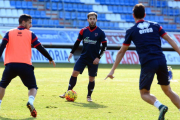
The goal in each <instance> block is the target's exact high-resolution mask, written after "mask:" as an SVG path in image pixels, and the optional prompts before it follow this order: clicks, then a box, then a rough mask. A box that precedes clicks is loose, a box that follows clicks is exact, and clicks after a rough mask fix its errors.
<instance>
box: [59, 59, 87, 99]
mask: <svg viewBox="0 0 180 120" xmlns="http://www.w3.org/2000/svg"><path fill="white" fill-rule="evenodd" d="M85 67H86V61H85V60H83V59H82V58H79V59H78V60H77V62H76V64H75V65H74V70H73V72H72V75H71V77H70V80H69V86H68V89H67V90H72V89H73V88H74V86H75V85H76V82H77V77H78V75H79V74H82V72H83V71H84V68H85ZM65 94H66V92H65V93H64V94H62V95H60V96H59V97H60V98H65Z"/></svg>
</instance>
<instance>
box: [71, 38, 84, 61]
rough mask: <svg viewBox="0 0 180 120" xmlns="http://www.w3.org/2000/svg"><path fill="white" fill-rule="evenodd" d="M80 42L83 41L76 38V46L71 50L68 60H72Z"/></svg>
mask: <svg viewBox="0 0 180 120" xmlns="http://www.w3.org/2000/svg"><path fill="white" fill-rule="evenodd" d="M80 42H81V41H79V40H76V42H75V43H74V46H73V48H72V50H71V52H70V55H69V57H68V61H69V62H70V59H71V58H72V56H73V54H74V52H75V51H76V50H77V48H78V47H79V44H80Z"/></svg>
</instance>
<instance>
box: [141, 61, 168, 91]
mask: <svg viewBox="0 0 180 120" xmlns="http://www.w3.org/2000/svg"><path fill="white" fill-rule="evenodd" d="M155 73H156V75H157V80H158V84H160V85H169V83H170V82H169V80H168V69H167V64H166V60H165V59H157V60H151V61H149V62H147V63H145V64H143V65H142V66H141V75H140V80H139V89H140V90H141V89H146V90H150V87H151V84H152V81H153V78H154V75H155Z"/></svg>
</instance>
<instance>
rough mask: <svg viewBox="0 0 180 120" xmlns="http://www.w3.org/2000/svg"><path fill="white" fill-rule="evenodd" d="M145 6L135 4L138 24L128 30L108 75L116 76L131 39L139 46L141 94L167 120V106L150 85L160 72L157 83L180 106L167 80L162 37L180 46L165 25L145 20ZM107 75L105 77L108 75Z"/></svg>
mask: <svg viewBox="0 0 180 120" xmlns="http://www.w3.org/2000/svg"><path fill="white" fill-rule="evenodd" d="M145 15H146V14H145V7H144V6H143V5H142V4H136V5H135V6H134V8H133V17H134V20H135V22H136V24H135V25H134V26H133V27H131V28H130V29H128V30H127V31H126V35H125V41H124V43H123V45H122V47H121V48H120V50H119V51H118V53H117V56H116V60H115V63H114V64H113V66H112V69H111V71H110V73H109V74H108V75H107V77H106V78H108V77H110V78H111V79H113V78H114V76H113V74H114V71H115V69H116V68H117V66H118V65H119V63H120V61H121V60H122V58H123V56H124V54H125V52H126V50H127V49H128V47H129V45H130V44H131V41H133V42H134V44H135V46H136V51H137V53H138V55H139V59H140V63H141V74H140V82H139V89H140V94H141V98H142V99H143V100H144V101H146V102H147V103H149V104H151V105H154V106H155V107H157V108H158V109H159V111H160V114H159V118H158V120H164V115H165V113H166V112H167V110H168V107H167V106H165V105H163V104H161V103H160V102H159V101H158V100H157V98H156V97H155V96H154V95H152V94H150V87H151V84H152V81H153V78H154V75H155V74H156V75H157V79H158V84H159V85H160V86H161V88H162V90H163V92H164V93H165V94H166V95H167V96H168V97H169V98H170V99H171V101H172V103H173V104H174V105H175V106H176V107H177V108H178V109H179V110H180V98H179V96H178V95H177V94H176V93H175V92H174V91H172V89H171V87H170V82H169V81H168V70H167V64H166V59H165V56H164V54H163V52H162V49H161V40H160V37H162V38H164V39H165V40H166V41H168V43H169V44H170V45H171V46H172V47H173V49H174V50H175V51H177V52H178V54H179V55H180V50H179V48H178V46H177V45H176V43H175V42H174V41H173V40H172V38H171V37H170V36H169V35H168V34H167V33H166V32H165V31H164V30H163V28H162V27H161V26H160V25H159V24H157V23H155V22H150V21H144V17H145ZM106 78H105V79H106Z"/></svg>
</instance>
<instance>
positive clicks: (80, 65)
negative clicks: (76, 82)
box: [74, 57, 87, 74]
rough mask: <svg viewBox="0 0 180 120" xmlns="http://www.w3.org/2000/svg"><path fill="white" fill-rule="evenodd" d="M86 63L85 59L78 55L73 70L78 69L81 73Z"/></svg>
mask: <svg viewBox="0 0 180 120" xmlns="http://www.w3.org/2000/svg"><path fill="white" fill-rule="evenodd" d="M86 65H87V64H86V60H84V59H83V58H81V57H80V58H79V59H78V60H77V61H76V63H75V65H74V71H79V72H80V74H82V73H83V71H84V68H85V67H86Z"/></svg>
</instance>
